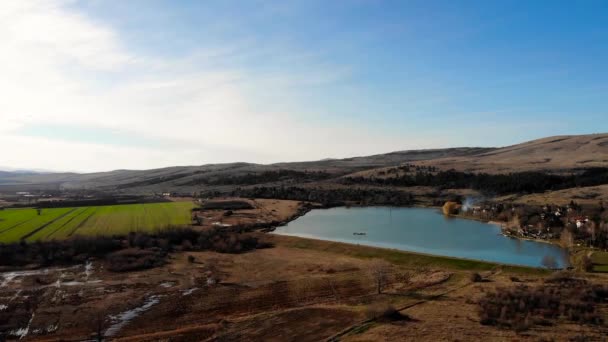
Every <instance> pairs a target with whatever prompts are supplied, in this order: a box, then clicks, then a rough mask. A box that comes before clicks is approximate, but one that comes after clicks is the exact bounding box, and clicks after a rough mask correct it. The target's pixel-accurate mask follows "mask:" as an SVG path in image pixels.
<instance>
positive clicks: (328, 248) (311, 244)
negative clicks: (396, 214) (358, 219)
mask: <svg viewBox="0 0 608 342" xmlns="http://www.w3.org/2000/svg"><path fill="white" fill-rule="evenodd" d="M273 240H275V241H276V242H277V243H278V244H280V245H283V246H285V247H289V248H300V249H307V250H316V251H323V252H328V253H335V254H340V255H347V256H351V257H356V258H361V259H375V258H377V259H384V260H387V261H389V262H391V263H394V264H398V265H403V266H406V267H411V268H416V267H420V268H425V267H426V268H442V269H451V270H471V271H489V270H492V269H496V268H498V267H500V268H501V269H502V270H504V271H507V272H513V273H522V274H537V275H542V274H549V273H550V271H548V270H544V269H540V268H533V267H525V266H512V265H501V264H497V263H491V262H486V261H478V260H469V259H459V258H451V257H444V256H435V255H428V254H422V253H414V252H405V251H399V250H394V249H386V248H378V247H369V246H361V245H352V244H347V243H342V242H332V241H323V240H315V239H307V238H301V237H293V236H284V235H273Z"/></svg>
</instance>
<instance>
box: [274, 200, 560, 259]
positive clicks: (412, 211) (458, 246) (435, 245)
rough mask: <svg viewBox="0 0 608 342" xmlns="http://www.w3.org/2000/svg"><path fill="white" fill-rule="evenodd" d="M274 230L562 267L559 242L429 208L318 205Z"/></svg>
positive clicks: (370, 244)
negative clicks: (510, 233)
mask: <svg viewBox="0 0 608 342" xmlns="http://www.w3.org/2000/svg"><path fill="white" fill-rule="evenodd" d="M275 233H276V234H282V235H292V236H300V237H308V238H314V239H321V240H329V241H339V242H347V243H352V244H361V245H367V246H375V247H385V248H394V249H400V250H404V251H412V252H419V253H427V254H435V255H443V256H450V257H457V258H466V259H475V260H484V261H491V262H497V263H502V264H511V265H523V266H533V267H539V266H542V264H541V262H542V258H543V257H544V256H546V255H551V256H553V257H554V258H555V259H556V261H557V263H558V265H559V267H566V266H568V257H567V253H566V251H565V250H563V249H562V248H561V247H559V246H556V245H552V244H548V243H543V242H536V241H528V240H520V239H514V238H508V237H505V236H503V235H501V234H500V233H501V230H500V227H499V226H498V225H494V224H489V223H484V222H478V221H473V220H466V219H460V218H452V217H445V216H444V215H442V214H441V213H440V211H439V210H437V209H430V208H389V207H363V208H360V207H357V208H343V207H340V208H332V209H318V210H313V211H311V212H309V213H308V214H306V215H304V216H302V217H300V218H298V219H297V220H294V221H292V222H290V223H289V224H287V225H286V226H283V227H279V228H277V229H276V231H275ZM353 233H365V235H354V234H353Z"/></svg>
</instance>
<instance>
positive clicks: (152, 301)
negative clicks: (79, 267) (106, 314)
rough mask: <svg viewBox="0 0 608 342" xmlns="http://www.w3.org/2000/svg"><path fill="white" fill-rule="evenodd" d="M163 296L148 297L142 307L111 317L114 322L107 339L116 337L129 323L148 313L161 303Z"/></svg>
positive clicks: (108, 331)
mask: <svg viewBox="0 0 608 342" xmlns="http://www.w3.org/2000/svg"><path fill="white" fill-rule="evenodd" d="M160 297H161V296H156V295H154V296H150V297H148V298H147V299H146V300H145V301H144V303H143V304H142V305H141V306H138V307H136V308H134V309H131V310H127V311H125V312H122V313H120V314H118V315H116V316H110V319H111V320H112V322H114V323H113V324H112V325H111V326H110V327H109V328H108V329H107V330H106V332H105V334H104V336H105V337H112V336H115V335H116V334H117V333H118V332H120V330H121V329H122V328H124V327H125V326H126V325H127V324H129V322H131V321H132V320H134V319H135V318H137V317H139V316H140V315H141V314H142V313H144V312H146V311H148V310H149V309H150V308H151V307H153V306H154V305H156V304H158V303H160Z"/></svg>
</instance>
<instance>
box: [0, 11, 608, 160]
mask: <svg viewBox="0 0 608 342" xmlns="http://www.w3.org/2000/svg"><path fill="white" fill-rule="evenodd" d="M607 17H608V2H606V1H580V2H577V1H568V2H566V1H530V2H524V1H372V0H352V1H312V0H307V1H243V0H241V1H225V0H224V1H179V2H176V1H121V2H119V1H88V2H81V1H60V0H58V1H43V2H41V1H31V2H30V1H23V2H15V3H8V4H7V3H3V4H0V19H2V20H0V22H3V23H4V24H0V38H2V40H3V41H5V42H8V43H7V44H5V46H3V47H0V55H2V56H3V57H0V63H1V64H0V65H2V66H0V69H1V70H0V72H2V74H3V75H5V77H4V78H3V80H0V90H2V91H3V93H4V94H5V95H6V96H3V97H4V99H3V100H0V116H2V118H3V121H4V122H5V124H4V125H2V127H0V134H1V135H0V144H2V145H3V146H18V148H16V149H12V151H11V152H5V153H2V154H3V158H1V159H0V165H5V166H11V167H22V168H47V169H55V170H77V171H98V170H111V169H118V168H132V169H143V168H151V167H162V166H169V165H194V164H204V163H214V162H230V161H248V162H260V163H270V162H279V161H295V160H310V159H321V158H326V157H348V156H354V155H364V154H372V153H382V152H390V151H394V150H404V149H417V148H438V147H452V146H504V145H509V144H514V143H519V142H522V141H525V140H530V139H535V138H540V137H544V136H550V135H560V134H585V133H596V132H606V131H608V120H606V118H608V105H607V102H606V100H605V96H604V95H605V94H607V93H608V81H606V80H608V44H606V42H607V41H608V23H607V20H606V18H607ZM2 28H4V29H2Z"/></svg>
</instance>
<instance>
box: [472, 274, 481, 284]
mask: <svg viewBox="0 0 608 342" xmlns="http://www.w3.org/2000/svg"><path fill="white" fill-rule="evenodd" d="M471 281H472V282H474V283H479V282H481V281H483V278H482V277H481V274H479V273H477V272H474V273H471Z"/></svg>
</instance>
